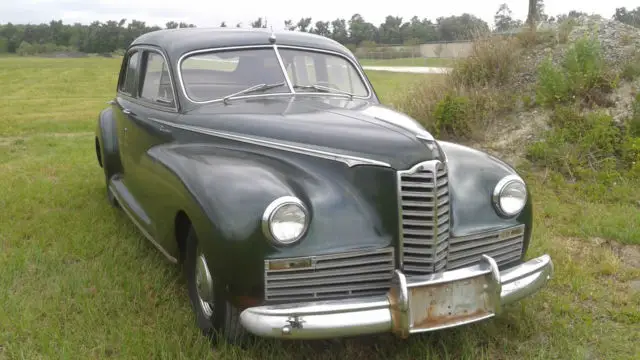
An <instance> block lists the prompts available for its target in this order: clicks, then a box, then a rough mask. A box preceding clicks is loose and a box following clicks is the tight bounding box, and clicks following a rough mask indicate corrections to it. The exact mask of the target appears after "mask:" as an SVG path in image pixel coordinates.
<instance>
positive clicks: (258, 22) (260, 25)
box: [251, 17, 267, 28]
mask: <svg viewBox="0 0 640 360" xmlns="http://www.w3.org/2000/svg"><path fill="white" fill-rule="evenodd" d="M251 27H252V28H266V27H267V22H266V21H265V22H264V24H263V23H262V18H261V17H259V18H258V20H256V21H253V22H252V23H251Z"/></svg>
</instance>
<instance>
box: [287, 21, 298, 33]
mask: <svg viewBox="0 0 640 360" xmlns="http://www.w3.org/2000/svg"><path fill="white" fill-rule="evenodd" d="M284 27H285V29H287V30H289V31H294V30H295V29H296V25H293V20H285V21H284Z"/></svg>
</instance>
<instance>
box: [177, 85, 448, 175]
mask: <svg viewBox="0 0 640 360" xmlns="http://www.w3.org/2000/svg"><path fill="white" fill-rule="evenodd" d="M180 121H181V123H182V124H184V125H188V126H190V127H193V128H200V129H206V130H213V131H216V132H222V133H227V134H232V135H240V136H243V137H249V138H256V139H259V140H267V141H271V142H277V143H282V144H286V145H293V146H297V147H303V148H308V149H313V150H320V151H324V152H331V153H335V154H339V155H348V156H355V157H361V158H366V159H371V160H375V161H381V162H384V163H387V164H389V165H391V167H393V168H396V169H406V168H409V167H411V166H413V165H415V164H416V163H418V162H420V161H426V160H431V159H435V158H439V157H440V156H441V155H439V154H440V152H439V148H438V147H437V146H436V147H434V146H433V144H434V143H435V142H434V139H433V137H432V136H431V134H430V133H429V132H427V131H426V130H425V129H424V128H423V127H422V126H421V125H420V124H419V123H418V122H417V121H415V120H414V119H412V118H410V117H408V116H406V115H404V114H402V113H400V112H397V111H394V110H392V109H390V108H388V107H385V106H382V105H380V104H374V103H371V102H369V101H364V100H349V99H342V98H332V97H326V96H325V97H321V96H296V97H265V98H252V99H243V100H239V99H238V100H232V101H230V102H229V104H223V103H213V104H207V105H203V106H201V107H199V108H197V109H194V110H192V111H190V112H188V113H186V114H184V115H183V116H182V118H181V119H180Z"/></svg>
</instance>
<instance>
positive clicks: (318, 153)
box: [151, 119, 391, 168]
mask: <svg viewBox="0 0 640 360" xmlns="http://www.w3.org/2000/svg"><path fill="white" fill-rule="evenodd" d="M151 120H153V121H155V122H158V123H161V124H165V125H168V126H172V127H174V128H178V129H183V130H187V131H193V132H197V133H201V134H206V135H212V136H217V137H221V138H224V139H229V140H236V141H241V142H245V143H248V144H253V145H259V146H265V147H269V148H272V149H277V150H284V151H290V152H294V153H298V154H303V155H310V156H315V157H319V158H323V159H328V160H334V161H339V162H342V163H344V164H346V165H347V166H349V167H354V166H358V165H372V166H382V167H389V168H390V167H391V165H390V164H388V163H385V162H382V161H378V160H371V159H367V158H361V157H357V156H350V155H342V154H336V153H331V152H327V151H322V150H314V149H309V148H304V147H300V146H294V145H287V144H282V143H277V142H273V141H268V140H262V139H256V138H252V137H247V136H242V135H236V134H232V133H227V132H222V131H216V130H211V129H206V128H202V127H199V126H191V125H182V124H176V123H172V122H168V121H163V120H159V119H151Z"/></svg>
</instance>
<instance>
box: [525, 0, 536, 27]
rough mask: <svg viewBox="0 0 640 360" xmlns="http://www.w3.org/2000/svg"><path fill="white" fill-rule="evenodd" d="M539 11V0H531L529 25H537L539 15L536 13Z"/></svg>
mask: <svg viewBox="0 0 640 360" xmlns="http://www.w3.org/2000/svg"><path fill="white" fill-rule="evenodd" d="M537 11H538V1H537V0H529V13H528V15H527V25H529V27H530V28H531V29H534V28H535V27H536V19H537V18H538V15H537V14H536V13H537Z"/></svg>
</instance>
